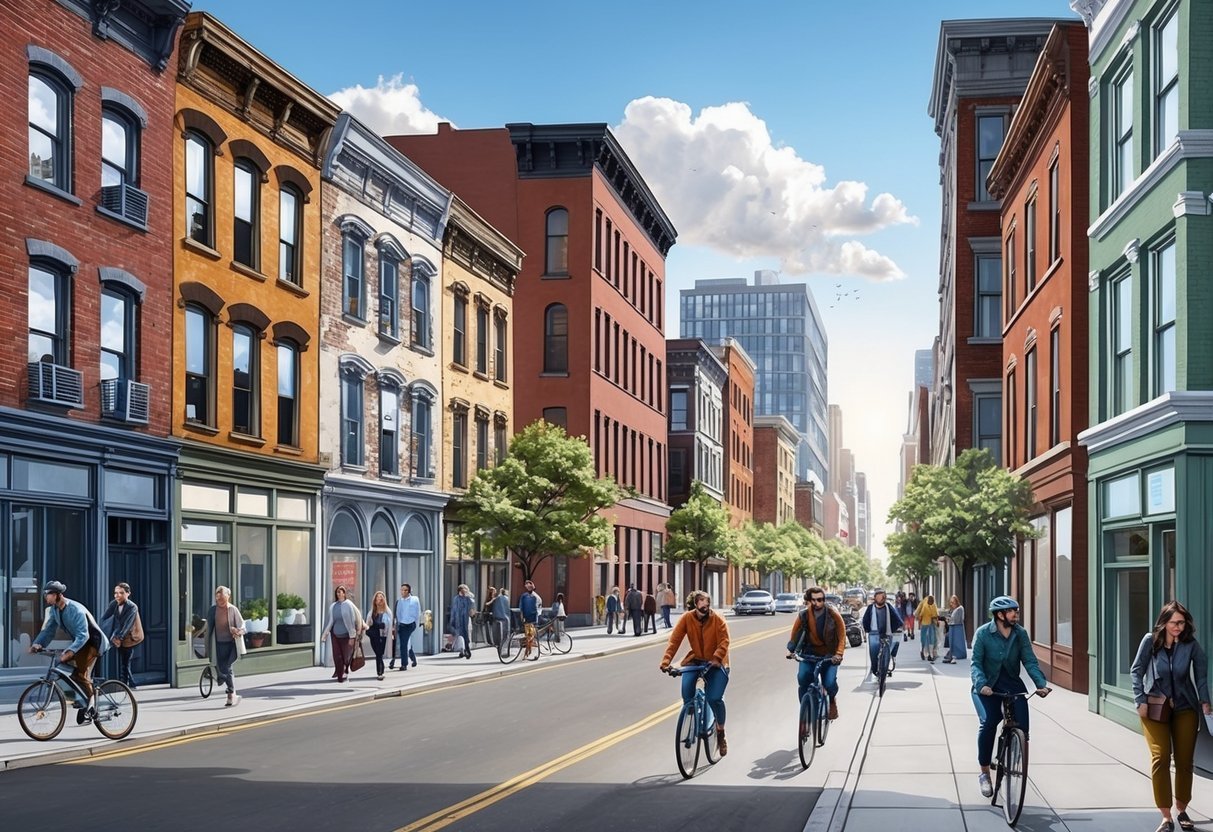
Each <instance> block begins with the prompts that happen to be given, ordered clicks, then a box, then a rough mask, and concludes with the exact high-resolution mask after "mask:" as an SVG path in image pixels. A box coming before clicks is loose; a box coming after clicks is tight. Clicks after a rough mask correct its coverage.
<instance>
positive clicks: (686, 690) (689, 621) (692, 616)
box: [661, 589, 729, 757]
mask: <svg viewBox="0 0 1213 832" xmlns="http://www.w3.org/2000/svg"><path fill="white" fill-rule="evenodd" d="M687 601H688V604H687V609H689V610H690V611H691V612H690V613H689V614H688V615H683V616H679V618H678V623H677V624H675V625H674V632H672V633H670V641H669V644H667V645H666V648H665V655H664V656H662V657H661V672H662V673H664V672H665V671H667V670H669V669H670V662H671V661H673V659H674V654H675V653H676V652H678V647H679V646H680V645H681V644H682V639H683V638H684V637H685V638H686V640H687V644H688V645H689V646H690V648H691V652H689V653H687V654H686V656H684V657H683V659H682V662H681V666H682V667H687V666H689V665H697V666H703V665H707V666H708V668H709V669H708V671H707V673H705V674H704V676H703V692H704V694H705V695H706V696H707V699H708V704H709V705H710V706H711V707H712V713H714V714H715V715H716V745H717V747H718V748H719V749H720V756H721V757H723V756H724V755H725V754H728V753H729V746H728V743H726V742H725V739H724V689H725V688H726V687H728V684H729V625H728V624H726V623H725V622H724V618H722V617H721V616H720V615H719V614H718V613H716V612H714V611H713V610H712V599H711V597H710V596H709V595H708V594H707V593H706V592H704V591H703V590H699V589H697V590H695V591H694V592H692V593H691V595H690V597H689V598H688V599H687ZM694 698H695V674H693V673H686V674H684V675H683V677H682V702H683V704H684V705H685V704H686V703H688V702H690V701H691V700H692V699H694Z"/></svg>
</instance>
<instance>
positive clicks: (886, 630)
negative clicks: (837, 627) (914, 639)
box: [863, 587, 903, 676]
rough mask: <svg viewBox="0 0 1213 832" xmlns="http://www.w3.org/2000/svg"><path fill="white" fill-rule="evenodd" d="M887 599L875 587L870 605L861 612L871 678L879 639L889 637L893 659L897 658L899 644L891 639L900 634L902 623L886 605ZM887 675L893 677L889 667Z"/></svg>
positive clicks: (891, 608)
mask: <svg viewBox="0 0 1213 832" xmlns="http://www.w3.org/2000/svg"><path fill="white" fill-rule="evenodd" d="M888 597H889V596H888V595H887V594H885V591H884V590H883V589H881V588H880V587H876V588H875V589H873V590H872V603H871V604H869V605H868V608H867V609H866V610H864V611H863V629H864V632H866V633H867V634H868V654H869V656H870V657H871V659H872V675H873V676H875V675H876V658H877V656H879V655H880V637H881V636H882V635H886V636H889V640H890V641H891V642H892V644H893V648H892V649H893V652H892V654H891V655H892V656H893V657H896V656H897V647H898V645H899V644H900V643H901V642H899V641H897V640H896V639H894V638H893V633H900V632H901V628H902V626H903V622H902V620H901V616H900V615H898V614H897V610H895V609H894V608H893V605H892V604H890V603H887V602H888ZM890 664H891V663H890ZM888 675H889V676H892V675H893V668H892V667H891V666H890V668H889V672H888Z"/></svg>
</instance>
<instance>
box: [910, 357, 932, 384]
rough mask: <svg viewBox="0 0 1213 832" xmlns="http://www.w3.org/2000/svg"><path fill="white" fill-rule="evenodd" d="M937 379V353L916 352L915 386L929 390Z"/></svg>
mask: <svg viewBox="0 0 1213 832" xmlns="http://www.w3.org/2000/svg"><path fill="white" fill-rule="evenodd" d="M934 379H935V351H934V350H930V349H926V350H914V386H915V387H926V388H927V389H928V390H929V389H930V388H931V385H932V384H933V383H934Z"/></svg>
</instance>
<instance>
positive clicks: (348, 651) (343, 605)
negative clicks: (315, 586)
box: [321, 586, 364, 683]
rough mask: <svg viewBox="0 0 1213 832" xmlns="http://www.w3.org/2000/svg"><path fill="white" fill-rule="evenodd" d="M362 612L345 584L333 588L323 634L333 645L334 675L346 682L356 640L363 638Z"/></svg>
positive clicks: (339, 681) (335, 677)
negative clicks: (350, 596)
mask: <svg viewBox="0 0 1213 832" xmlns="http://www.w3.org/2000/svg"><path fill="white" fill-rule="evenodd" d="M363 629H364V628H363V625H362V613H361V612H359V610H358V607H356V606H355V605H354V602H353V601H351V600H350V599H349V595H348V593H347V592H346V590H345V587H344V586H338V587H337V588H336V589H334V590H333V603H332V604H330V605H329V615H328V619H327V620H326V621H325V622H324V629H323V631H322V632H323V635H322V636H321V638H323V639H326V640H328V641H329V643H330V644H331V645H332V651H333V676H332V678H334V679H336V680H337V681H338V683H344V682H345V678H346V676H348V675H349V672H350V659H352V658H354V640H355V639H359V638H362V631H363Z"/></svg>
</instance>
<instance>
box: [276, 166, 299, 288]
mask: <svg viewBox="0 0 1213 832" xmlns="http://www.w3.org/2000/svg"><path fill="white" fill-rule="evenodd" d="M302 238H303V198H302V197H301V196H300V195H299V192H298V191H297V190H295V188H294V187H293V186H291V185H283V186H282V188H281V190H279V191H278V279H279V280H285V281H286V282H287V283H293V284H295V285H296V286H302V285H303V267H302V266H301V265H300V247H299V241H300V240H301V239H302Z"/></svg>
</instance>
